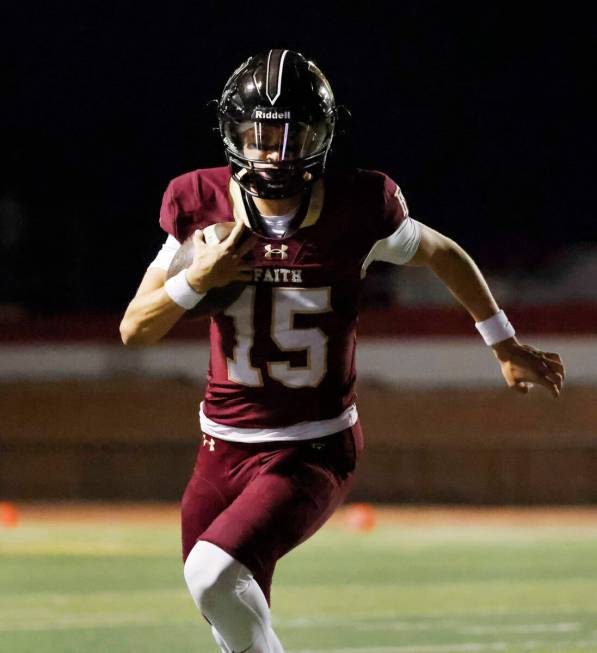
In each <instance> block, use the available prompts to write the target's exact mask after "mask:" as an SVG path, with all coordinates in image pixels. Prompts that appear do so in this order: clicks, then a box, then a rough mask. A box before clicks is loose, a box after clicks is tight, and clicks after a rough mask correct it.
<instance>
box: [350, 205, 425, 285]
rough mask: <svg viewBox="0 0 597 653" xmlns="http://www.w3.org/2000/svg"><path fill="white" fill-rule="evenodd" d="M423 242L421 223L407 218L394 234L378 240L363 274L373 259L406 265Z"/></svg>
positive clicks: (362, 270) (366, 262)
mask: <svg viewBox="0 0 597 653" xmlns="http://www.w3.org/2000/svg"><path fill="white" fill-rule="evenodd" d="M420 242H421V223H420V222H417V221H416V220H413V219H412V218H406V220H404V222H403V223H402V224H401V225H400V226H399V227H398V229H396V231H395V232H394V233H393V234H390V235H389V236H388V237H387V238H382V239H381V240H378V241H377V242H376V243H375V244H374V245H373V247H372V248H371V250H370V251H369V254H367V258H366V259H365V260H364V262H363V267H362V269H361V276H363V277H364V276H365V274H366V273H367V268H368V267H369V265H371V263H372V262H373V261H385V262H386V263H394V264H395V265H404V263H408V261H410V259H411V258H412V257H413V256H414V255H415V254H416V253H417V249H418V248H419V243H420Z"/></svg>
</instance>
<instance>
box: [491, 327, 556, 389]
mask: <svg viewBox="0 0 597 653" xmlns="http://www.w3.org/2000/svg"><path fill="white" fill-rule="evenodd" d="M493 351H494V353H495V355H496V358H497V359H498V361H499V363H500V366H501V368H502V374H503V375H504V379H506V383H507V384H508V387H510V388H512V389H513V390H516V391H517V392H521V393H523V394H526V393H527V392H528V391H529V390H530V389H531V388H532V387H533V385H534V384H537V385H542V386H544V387H545V388H547V389H548V390H549V391H550V392H551V394H552V396H553V397H554V398H555V399H557V398H558V397H559V396H560V392H561V391H562V385H563V383H564V377H565V372H564V365H563V364H562V359H561V358H560V356H559V354H555V353H549V352H543V351H539V350H538V349H535V348H534V347H530V346H529V345H522V344H520V343H519V342H518V341H517V340H516V339H515V338H508V340H504V341H503V342H500V343H498V344H497V345H494V346H493Z"/></svg>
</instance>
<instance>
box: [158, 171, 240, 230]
mask: <svg viewBox="0 0 597 653" xmlns="http://www.w3.org/2000/svg"><path fill="white" fill-rule="evenodd" d="M229 181H230V171H229V168H228V167H220V168H203V169H199V170H193V171H191V172H186V173H185V174H182V175H179V176H178V177H175V178H174V179H173V180H172V181H171V182H170V183H169V184H168V187H167V188H166V191H165V193H164V197H163V199H162V207H161V209H160V226H161V227H162V229H164V231H166V232H167V233H169V234H171V235H172V236H174V237H175V238H176V239H177V240H178V241H179V242H182V241H184V240H185V239H186V238H187V237H188V235H189V233H190V232H191V231H192V229H193V228H195V229H196V228H203V227H205V226H207V225H208V224H212V223H213V222H217V221H218V217H217V216H218V215H219V214H220V213H223V214H224V215H225V214H227V213H229V212H230V210H229V202H228V184H229ZM214 214H215V215H216V217H214Z"/></svg>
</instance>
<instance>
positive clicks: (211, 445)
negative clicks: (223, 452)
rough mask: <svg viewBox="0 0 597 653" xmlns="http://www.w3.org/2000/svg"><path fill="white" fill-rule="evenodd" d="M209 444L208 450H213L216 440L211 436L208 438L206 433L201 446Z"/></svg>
mask: <svg viewBox="0 0 597 653" xmlns="http://www.w3.org/2000/svg"><path fill="white" fill-rule="evenodd" d="M208 445H209V450H210V451H213V450H214V449H215V448H216V441H215V440H214V439H213V438H208V437H207V436H206V435H204V436H203V446H204V447H207V446H208Z"/></svg>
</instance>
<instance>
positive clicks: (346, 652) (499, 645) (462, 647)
mask: <svg viewBox="0 0 597 653" xmlns="http://www.w3.org/2000/svg"><path fill="white" fill-rule="evenodd" d="M508 646H509V644H507V643H506V642H494V643H493V644H484V643H481V642H464V643H462V644H431V645H426V646H376V647H364V648H363V647H361V648H326V649H302V650H300V651H288V653H483V652H484V651H505V650H506V648H507V647H508Z"/></svg>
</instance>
